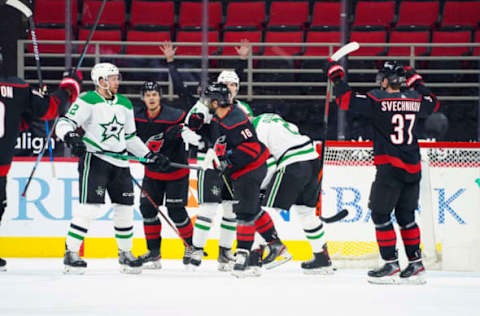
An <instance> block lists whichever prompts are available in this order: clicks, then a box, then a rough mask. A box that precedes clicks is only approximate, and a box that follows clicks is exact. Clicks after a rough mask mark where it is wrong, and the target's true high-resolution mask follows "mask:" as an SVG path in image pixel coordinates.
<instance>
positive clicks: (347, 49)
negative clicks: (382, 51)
mask: <svg viewBox="0 0 480 316" xmlns="http://www.w3.org/2000/svg"><path fill="white" fill-rule="evenodd" d="M359 48H360V45H359V44H358V43H357V42H350V43H348V44H346V45H344V46H342V47H341V48H340V49H338V50H337V51H336V52H335V53H334V54H333V55H332V56H330V59H332V60H333V61H339V60H340V59H341V58H342V57H344V56H346V55H348V54H350V53H352V52H354V51H356V50H357V49H359ZM331 95H332V84H331V82H330V80H329V79H328V78H327V95H326V98H325V111H324V114H323V136H322V145H321V152H320V173H319V175H318V182H319V183H320V194H319V197H318V203H317V207H316V214H317V216H320V218H322V217H321V215H322V189H321V188H322V182H323V181H322V180H323V164H324V160H325V143H326V142H327V134H328V114H329V109H330V98H331ZM343 211H346V210H342V211H341V212H340V213H338V214H341V213H342V212H343ZM346 212H347V213H346V214H345V216H347V215H348V211H346ZM338 214H337V215H338ZM345 216H343V217H345ZM343 217H342V218H343ZM325 219H327V218H325ZM322 220H324V218H322ZM327 220H328V219H327ZM325 222H327V221H325Z"/></svg>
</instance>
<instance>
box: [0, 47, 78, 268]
mask: <svg viewBox="0 0 480 316" xmlns="http://www.w3.org/2000/svg"><path fill="white" fill-rule="evenodd" d="M4 66H5V64H4V61H3V55H2V50H1V46H0V150H1V152H2V155H0V222H1V219H2V215H3V213H4V212H5V209H6V207H7V191H6V186H7V175H8V171H9V170H10V164H11V163H12V157H13V151H14V147H15V143H16V141H17V136H18V133H19V131H20V129H21V128H22V127H25V126H26V124H27V120H28V119H29V118H32V117H35V118H39V119H41V120H51V119H54V118H55V117H57V116H58V115H59V113H63V112H64V111H65V107H66V104H67V102H68V101H70V102H73V101H74V100H75V99H76V98H77V96H78V94H79V93H80V79H79V76H81V74H80V73H78V75H75V76H69V77H65V78H63V79H62V80H61V81H60V85H59V88H58V89H57V90H55V91H54V92H53V93H51V94H49V95H44V94H43V93H41V92H39V91H37V90H34V89H33V88H32V87H31V86H30V84H28V83H26V82H25V81H23V80H22V79H20V78H16V77H8V76H7V75H6V72H5V71H4ZM27 118H28V119H27ZM6 265H7V262H6V261H5V260H4V259H1V258H0V271H2V270H6Z"/></svg>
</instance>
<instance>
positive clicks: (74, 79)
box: [59, 70, 83, 103]
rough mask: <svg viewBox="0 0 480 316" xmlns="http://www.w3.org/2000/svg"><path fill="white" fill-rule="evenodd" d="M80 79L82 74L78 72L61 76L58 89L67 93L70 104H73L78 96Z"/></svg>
mask: <svg viewBox="0 0 480 316" xmlns="http://www.w3.org/2000/svg"><path fill="white" fill-rule="evenodd" d="M82 79H83V76H82V73H81V72H80V71H78V70H77V71H75V72H73V73H64V74H63V79H62V81H60V85H59V87H60V88H62V89H64V90H65V91H67V93H68V95H69V101H70V103H73V102H74V101H75V100H76V99H77V97H78V95H79V94H80V89H81V85H82Z"/></svg>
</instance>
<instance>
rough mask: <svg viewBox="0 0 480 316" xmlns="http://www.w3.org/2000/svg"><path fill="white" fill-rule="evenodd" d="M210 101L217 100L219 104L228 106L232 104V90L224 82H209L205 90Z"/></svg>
mask: <svg viewBox="0 0 480 316" xmlns="http://www.w3.org/2000/svg"><path fill="white" fill-rule="evenodd" d="M204 94H205V98H206V99H207V100H208V103H211V102H212V101H213V100H217V102H218V106H220V107H227V106H229V105H230V96H231V93H230V90H229V89H228V87H227V86H226V85H225V84H224V83H219V82H215V83H212V84H209V85H208V86H207V88H206V89H205V91H204Z"/></svg>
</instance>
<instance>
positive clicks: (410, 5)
mask: <svg viewBox="0 0 480 316" xmlns="http://www.w3.org/2000/svg"><path fill="white" fill-rule="evenodd" d="M33 2H34V20H35V23H36V25H37V38H38V39H39V40H64V39H65V31H64V25H65V16H64V12H65V1H64V0H34V1H33ZM101 3H102V1H101V0H83V1H81V0H72V6H73V9H72V14H71V19H72V25H73V30H72V32H73V33H72V39H74V40H85V39H86V38H87V36H88V33H89V30H90V28H91V26H92V24H93V23H94V20H95V17H96V14H97V12H98V9H99V7H100V5H101ZM350 5H351V7H350V11H351V12H350V14H349V16H348V18H347V22H348V25H349V28H350V30H351V31H350V38H348V39H347V40H356V41H359V42H361V43H478V42H479V41H480V0H417V1H414V0H353V1H351V4H350ZM340 10H341V2H340V1H339V0H337V1H332V0H292V1H281V0H262V1H258V0H251V1H246V0H243V1H241V0H229V1H227V0H219V1H215V0H211V1H209V8H208V11H209V20H208V28H209V33H208V38H209V41H210V42H227V43H228V42H231V43H233V42H240V41H241V40H242V39H248V40H249V41H250V42H253V43H278V42H283V43H293V42H295V43H307V44H308V43H336V42H340V35H341V33H340V18H339V16H340ZM201 12H202V1H201V0H196V1H195V0H186V1H163V0H159V1H155V0H111V1H107V3H106V7H105V9H104V11H103V14H102V16H101V19H100V24H99V26H98V28H97V31H96V32H95V34H94V36H93V40H98V41H105V42H108V41H129V42H135V41H137V42H138V41H139V42H156V43H160V42H163V41H165V40H170V41H173V42H201V38H202V33H201V27H202V18H201ZM82 49H83V45H76V46H74V48H73V50H74V53H79V52H80V51H81V50H82ZM26 50H27V52H32V51H33V47H32V45H29V46H28V47H27V48H26ZM39 50H40V52H41V53H59V54H62V53H64V46H63V45H51V44H41V45H40V46H39ZM94 52H95V48H94V47H93V46H92V47H89V50H88V53H94ZM253 53H254V55H255V56H269V57H272V59H271V60H270V59H255V60H254V65H253V67H254V68H255V69H257V70H262V69H266V70H268V69H287V70H288V69H291V70H300V69H319V68H321V67H322V60H323V59H324V58H325V56H328V55H329V53H330V52H329V49H328V47H312V46H301V45H297V46H295V45H292V46H266V47H261V46H255V47H254V48H253ZM100 54H102V55H115V56H117V57H118V56H126V57H128V56H129V55H144V56H146V57H145V59H144V60H142V61H141V63H143V64H142V67H145V66H147V67H149V68H156V67H162V65H164V64H163V60H162V59H161V58H159V59H158V60H155V59H152V58H154V56H158V55H161V54H162V53H161V50H160V49H159V47H158V45H151V46H133V45H131V46H130V45H118V44H116V45H114V44H112V45H103V46H101V47H100ZM411 54H412V52H411V49H410V48H409V47H388V46H384V45H382V46H376V47H372V46H370V47H368V46H367V47H365V46H364V47H362V48H361V49H360V50H358V51H357V52H355V53H354V54H352V56H353V57H358V56H369V57H370V59H369V60H368V61H365V62H364V61H361V60H358V58H357V59H355V58H352V59H351V61H350V68H351V69H374V68H376V67H378V66H379V65H380V64H381V60H382V58H379V59H378V60H376V59H375V56H379V57H389V56H403V57H407V56H410V55H411ZM413 54H414V55H415V56H424V57H425V56H427V57H428V56H433V57H435V56H480V48H472V47H466V46H462V45H455V46H449V47H422V46H417V47H415V48H414V50H413ZM177 55H179V56H185V57H184V58H183V59H182V58H179V59H178V61H179V63H186V64H185V65H183V67H187V68H188V67H189V68H191V67H193V68H198V67H199V64H200V60H199V59H196V60H193V61H192V60H190V59H188V58H190V57H191V56H199V55H201V47H200V46H179V47H178V50H177ZM209 55H210V56H211V58H210V65H211V66H213V68H215V67H222V66H223V65H224V64H222V62H225V65H229V66H231V65H232V63H235V61H234V59H235V57H236V56H237V54H236V52H235V49H234V47H233V46H230V47H229V46H225V47H222V46H219V47H216V46H210V47H209ZM215 56H232V60H231V61H229V62H230V63H227V62H226V61H225V60H216V59H215ZM282 56H288V58H284V59H279V58H281V57H282ZM304 56H305V57H307V58H308V57H311V58H314V57H318V58H316V59H302V58H303V57H304ZM298 57H300V58H298ZM109 58H110V59H109ZM185 58H187V59H185ZM217 59H218V58H217ZM102 60H114V61H116V59H114V58H113V57H108V56H106V57H105V56H104V57H102ZM404 62H405V63H407V62H408V61H407V60H404ZM46 63H48V60H47V61H46ZM92 63H93V60H88V58H87V59H86V61H85V63H84V64H85V66H89V65H91V64H92ZM119 63H120V65H119V66H121V67H130V66H132V67H135V66H138V65H136V64H135V59H122V60H121V61H120V62H119ZM139 63H140V62H139ZM27 64H28V63H27ZM147 64H148V65H147ZM415 66H416V67H417V68H421V69H427V70H428V69H432V71H431V72H428V71H427V72H425V74H424V78H425V79H426V81H428V82H450V81H451V82H469V81H472V80H473V81H478V75H477V74H475V75H469V74H468V73H465V74H448V73H447V74H438V73H435V69H466V68H468V69H472V68H473V69H476V68H477V66H478V61H474V60H470V61H465V60H464V61H458V60H454V59H452V60H447V61H435V60H433V61H420V62H419V63H418V64H417V63H416V64H415ZM151 74H152V73H151V72H150V73H147V74H145V75H146V76H147V77H148V76H149V75H151ZM34 75H35V74H34V73H33V71H32V76H34ZM195 75H196V74H195ZM210 75H212V76H214V75H215V73H213V74H210ZM131 76H133V74H132V73H131V72H130V73H127V74H126V76H125V77H126V79H127V80H140V79H139V78H133V77H131ZM165 76H166V74H165V73H163V74H161V75H158V76H157V77H155V78H156V79H157V80H163V79H166V77H165ZM193 77H194V78H195V76H193ZM197 77H198V76H197ZM47 78H48V75H47ZM190 78H192V77H190ZM374 78H375V74H374V73H373V72H372V73H366V74H363V73H361V74H359V73H355V72H353V73H352V74H351V76H350V80H352V81H356V82H373V81H374ZM472 78H473V79H472ZM242 80H243V78H242ZM253 81H254V82H257V83H258V82H280V83H282V82H295V81H296V82H323V81H324V78H323V75H322V74H321V73H312V72H310V73H309V72H305V73H302V72H298V73H294V72H290V73H288V72H287V73H285V72H283V73H272V72H265V73H262V72H261V71H260V72H254V75H253ZM130 88H132V87H131V86H130V87H125V88H124V89H126V92H130ZM133 88H134V89H136V87H133ZM370 88H371V86H370V87H369V88H368V89H370ZM243 89H244V88H243V87H242V90H241V91H240V93H241V94H242V91H243ZM432 89H433V90H434V92H435V93H436V94H437V95H440V96H442V95H478V88H474V87H467V88H457V89H455V88H454V87H452V88H451V90H450V91H449V92H448V94H446V92H445V91H446V90H445V89H443V88H442V89H440V88H438V89H437V88H435V87H433V88H432ZM132 91H133V90H132ZM291 91H294V92H295V93H292V94H305V95H308V94H317V95H319V94H324V93H325V87H323V86H318V85H317V86H315V85H312V86H310V87H301V88H295V87H293V88H292V87H288V86H279V87H272V86H258V85H257V86H254V87H253V93H254V95H262V94H265V95H276V94H277V95H280V94H289V93H290V92H291ZM452 91H453V92H452ZM452 93H453V94H452ZM302 102H303V103H302ZM283 103H288V105H285V104H283ZM283 103H282V102H278V100H269V101H267V100H265V101H264V100H257V101H255V107H256V109H257V111H265V110H266V109H267V110H268V109H269V110H271V111H276V112H279V113H282V114H284V115H289V116H290V117H291V118H293V119H292V120H293V121H296V122H297V123H299V124H300V123H301V124H302V125H303V126H305V128H307V129H308V128H309V127H308V126H310V127H311V128H310V129H311V130H310V132H311V133H313V135H312V136H313V137H315V134H316V133H317V131H319V129H318V125H321V120H320V121H318V122H317V121H315V119H314V118H313V117H314V116H313V115H309V114H310V113H316V112H319V113H321V112H322V111H323V109H322V108H323V106H322V105H318V102H315V105H313V106H312V103H313V102H312V101H305V100H304V101H298V102H297V101H295V110H291V109H292V108H293V106H291V105H292V104H293V103H294V101H293V100H290V101H287V102H283ZM297 103H298V104H297ZM320 103H322V102H320ZM446 103H447V104H448V102H446ZM452 104H453V103H452ZM466 104H470V105H473V106H474V105H475V102H466ZM302 113H303V114H302ZM332 115H335V113H333V114H332ZM332 121H335V118H332ZM335 128H336V127H335V125H334V123H333V124H332V129H333V130H332V133H331V135H335ZM352 137H353V138H354V137H355V136H352Z"/></svg>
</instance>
